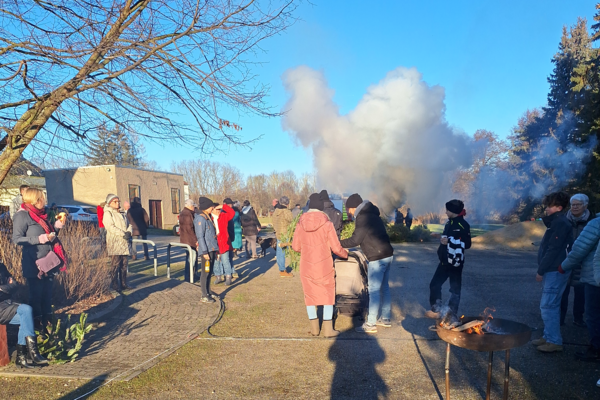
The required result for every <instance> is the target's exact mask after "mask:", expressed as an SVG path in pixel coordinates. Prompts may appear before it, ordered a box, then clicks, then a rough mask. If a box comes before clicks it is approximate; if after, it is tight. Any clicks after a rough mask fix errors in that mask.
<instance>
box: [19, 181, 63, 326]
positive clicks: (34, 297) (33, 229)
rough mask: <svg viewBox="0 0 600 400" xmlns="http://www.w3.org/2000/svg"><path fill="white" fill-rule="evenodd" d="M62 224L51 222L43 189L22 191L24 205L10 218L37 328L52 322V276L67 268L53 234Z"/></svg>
mask: <svg viewBox="0 0 600 400" xmlns="http://www.w3.org/2000/svg"><path fill="white" fill-rule="evenodd" d="M63 226H64V222H63V221H61V220H58V219H57V220H56V222H55V223H54V224H50V221H49V219H48V215H47V214H46V196H45V195H44V192H43V191H41V190H40V189H35V188H28V189H26V190H25V191H24V193H23V204H22V205H21V208H20V209H19V211H17V213H16V214H15V216H14V218H13V242H14V243H15V244H17V245H20V246H22V247H23V252H22V254H23V255H22V262H21V268H22V270H23V277H24V278H25V279H26V280H27V284H28V286H29V305H30V306H31V308H32V309H33V317H34V320H35V322H36V325H37V326H38V328H39V327H43V326H46V325H47V324H48V323H49V322H52V286H53V284H54V277H55V276H56V275H57V274H58V273H59V272H60V271H65V270H66V269H67V255H66V252H65V250H64V248H63V246H62V243H61V242H60V240H58V238H57V237H56V234H57V231H58V230H59V229H61V228H62V227H63Z"/></svg>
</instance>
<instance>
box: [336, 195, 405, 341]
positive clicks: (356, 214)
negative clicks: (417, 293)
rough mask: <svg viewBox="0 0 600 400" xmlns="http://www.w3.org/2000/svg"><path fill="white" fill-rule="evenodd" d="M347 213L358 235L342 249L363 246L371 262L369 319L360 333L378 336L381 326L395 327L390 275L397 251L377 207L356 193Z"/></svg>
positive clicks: (369, 270) (359, 330)
mask: <svg viewBox="0 0 600 400" xmlns="http://www.w3.org/2000/svg"><path fill="white" fill-rule="evenodd" d="M346 210H347V211H348V214H350V215H351V216H352V218H353V219H354V233H353V234H352V236H351V237H350V238H348V239H344V240H342V241H341V244H342V247H343V248H345V249H348V248H351V247H358V246H360V249H361V250H362V252H363V253H364V254H365V257H367V260H368V261H369V268H368V282H369V316H368V317H367V320H366V321H365V323H364V324H363V325H362V326H359V327H357V328H356V331H357V332H364V333H377V326H384V327H388V328H389V327H391V326H392V325H391V322H390V317H391V311H392V301H391V296H390V286H389V275H390V268H391V265H392V261H393V259H394V248H393V247H392V245H391V243H390V237H389V236H388V234H387V231H386V229H385V224H384V222H383V220H382V219H381V216H380V215H381V213H380V212H379V208H377V206H376V205H374V204H373V203H371V202H370V201H369V200H363V199H362V197H360V195H359V194H358V193H354V194H353V195H351V196H350V197H348V200H346Z"/></svg>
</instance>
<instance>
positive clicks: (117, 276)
mask: <svg viewBox="0 0 600 400" xmlns="http://www.w3.org/2000/svg"><path fill="white" fill-rule="evenodd" d="M120 207H121V201H120V200H119V197H118V196H117V195H115V194H109V195H108V196H106V206H104V217H103V218H102V222H103V223H104V228H105V229H106V249H107V251H108V255H109V256H111V258H112V262H111V265H112V275H113V278H112V288H113V289H115V290H118V291H120V290H126V289H131V287H130V286H129V285H128V284H127V263H128V257H129V254H130V251H129V242H130V239H131V232H132V227H131V225H129V226H128V224H127V219H126V217H124V216H123V214H121V213H120V212H119V208H120Z"/></svg>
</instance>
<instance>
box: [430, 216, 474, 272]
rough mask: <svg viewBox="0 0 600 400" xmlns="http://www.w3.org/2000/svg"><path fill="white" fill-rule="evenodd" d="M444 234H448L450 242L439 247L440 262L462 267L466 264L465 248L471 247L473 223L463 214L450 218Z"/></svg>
mask: <svg viewBox="0 0 600 400" xmlns="http://www.w3.org/2000/svg"><path fill="white" fill-rule="evenodd" d="M442 235H446V236H448V244H447V245H443V244H440V247H438V251H437V253H438V258H439V259H440V263H441V264H442V265H451V266H453V267H462V266H463V265H464V264H465V250H467V249H470V248H471V225H469V223H468V222H467V221H465V219H464V218H463V217H462V216H458V217H456V218H450V219H449V220H448V222H446V226H444V233H442Z"/></svg>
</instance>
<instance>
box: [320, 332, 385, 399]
mask: <svg viewBox="0 0 600 400" xmlns="http://www.w3.org/2000/svg"><path fill="white" fill-rule="evenodd" d="M350 335H352V336H354V335H353V334H352V333H349V332H348V333H346V332H344V333H342V334H341V335H340V336H338V337H337V339H336V341H335V343H334V344H333V346H331V348H330V349H329V359H330V360H331V361H333V362H334V363H335V373H334V374H333V381H332V382H331V399H332V400H341V399H378V398H379V396H380V395H382V396H383V397H387V394H388V391H389V390H388V387H387V385H386V384H385V382H384V381H383V378H382V377H381V376H379V374H378V373H377V370H376V369H375V365H377V364H380V363H383V362H384V361H385V352H384V351H383V349H382V348H381V347H380V346H379V343H378V342H377V339H375V338H369V337H366V335H364V334H363V335H364V337H360V338H356V339H354V338H351V336H350ZM363 335H361V336H363Z"/></svg>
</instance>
